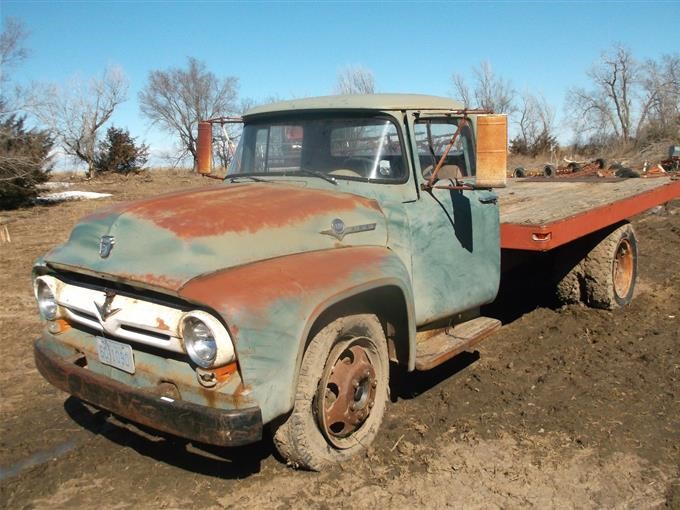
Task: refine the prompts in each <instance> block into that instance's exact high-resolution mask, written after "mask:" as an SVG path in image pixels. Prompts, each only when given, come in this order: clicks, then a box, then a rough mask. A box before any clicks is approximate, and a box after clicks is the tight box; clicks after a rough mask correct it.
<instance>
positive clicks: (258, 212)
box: [127, 183, 380, 239]
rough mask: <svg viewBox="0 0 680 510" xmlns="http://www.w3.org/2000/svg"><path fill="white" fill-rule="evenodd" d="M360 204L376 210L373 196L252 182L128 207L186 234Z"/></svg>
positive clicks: (240, 228)
mask: <svg viewBox="0 0 680 510" xmlns="http://www.w3.org/2000/svg"><path fill="white" fill-rule="evenodd" d="M361 207H364V208H369V209H374V210H376V211H380V207H379V206H378V204H377V202H376V201H375V200H371V199H368V198H364V197H360V196H357V195H352V194H348V193H337V192H329V191H322V190H310V189H304V188H296V187H292V186H283V185H272V184H260V183H255V184H247V185H241V186H228V187H226V186H225V187H224V188H221V189H215V188H208V189H207V190H201V191H192V192H185V193H182V194H173V195H166V196H164V197H157V198H153V199H150V200H146V201H142V202H138V203H137V204H133V205H132V206H130V207H129V208H128V209H127V210H128V212H130V213H131V214H134V215H135V216H138V217H140V218H143V219H146V220H150V221H152V222H153V223H155V224H156V225H158V226H159V227H162V228H164V229H166V230H169V231H171V232H173V233H174V234H175V235H177V236H178V237H180V238H185V239H186V238H193V237H207V236H215V235H220V234H224V233H227V232H234V233H241V232H257V231H259V230H262V229H264V228H276V227H282V226H284V225H287V224H291V223H294V222H299V221H304V220H306V219H307V218H310V217H313V216H318V215H321V214H324V213H331V212H342V211H351V210H355V209H358V208H361Z"/></svg>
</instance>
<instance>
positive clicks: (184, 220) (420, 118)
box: [33, 94, 507, 469]
mask: <svg viewBox="0 0 680 510" xmlns="http://www.w3.org/2000/svg"><path fill="white" fill-rule="evenodd" d="M489 118H490V119H491V120H492V121H494V122H496V121H497V120H498V119H499V118H500V119H501V121H502V122H501V124H499V125H500V128H499V130H498V131H499V132H501V136H500V137H498V136H497V137H496V138H495V139H493V138H492V137H489V136H481V135H480V133H481V132H482V131H483V129H482V128H481V127H480V126H481V125H482V124H484V125H488V124H489V123H488V122H487V121H488V120H489ZM243 121H244V126H243V133H242V136H241V139H240V143H239V146H238V149H237V151H236V154H235V156H234V158H233V161H232V163H231V165H230V167H229V169H228V172H227V175H226V177H225V179H224V182H223V183H222V184H221V185H220V186H218V187H210V188H206V189H198V190H188V191H186V192H181V193H174V194H171V195H165V196H160V197H153V198H149V199H146V200H141V201H138V202H133V203H129V204H120V205H116V206H114V207H112V208H110V209H107V210H104V211H99V212H97V213H95V214H94V215H91V216H89V217H87V218H84V219H82V220H81V221H80V222H79V223H78V224H77V225H76V226H75V228H74V230H73V232H72V233H71V236H70V238H69V240H68V241H67V242H66V243H64V244H63V245H61V246H58V247H56V248H55V249H53V250H52V251H50V252H49V253H47V254H46V255H45V256H44V257H43V258H41V259H40V260H38V261H37V262H36V264H35V266H34V270H33V274H34V287H35V294H36V298H37V300H38V305H39V308H40V313H41V316H42V317H43V319H44V320H45V330H44V332H43V334H42V336H41V338H40V339H38V340H37V341H36V343H35V358H36V365H37V366H38V368H39V370H40V372H41V373H42V375H43V376H44V377H45V378H46V379H47V380H49V381H50V382H51V383H53V384H54V385H56V386H57V387H60V388H62V389H64V390H65V391H67V392H69V393H71V394H73V395H75V396H77V397H79V398H81V399H83V400H85V401H87V402H90V403H92V404H94V405H96V406H99V407H102V408H104V409H107V410H109V411H111V412H113V413H115V414H118V415H120V416H123V417H125V418H128V419H130V420H133V421H136V422H138V423H142V424H145V425H148V426H151V427H154V428H156V429H158V430H160V431H164V432H167V433H171V434H176V435H179V436H182V437H185V438H188V439H191V440H195V441H200V442H205V443H212V444H218V445H223V446H230V445H239V444H245V443H249V442H254V441H257V440H259V439H260V438H261V435H262V433H263V427H264V426H265V425H269V426H270V427H269V428H270V429H271V430H272V431H273V434H274V443H275V445H276V447H277V448H278V450H279V451H280V453H281V454H282V455H283V456H284V457H285V458H286V459H287V460H288V461H289V462H290V463H291V464H293V465H295V466H299V467H304V468H310V469H322V468H323V467H324V466H325V465H328V464H330V463H335V462H340V461H342V460H344V459H346V458H349V457H351V456H352V455H355V454H357V453H358V452H360V451H362V450H364V449H365V448H366V447H367V446H368V445H369V444H370V443H371V441H372V440H373V439H374V438H375V437H376V435H377V434H378V431H379V426H380V422H381V421H382V417H383V413H384V409H385V405H386V401H387V397H388V385H389V364H390V363H398V364H401V365H404V366H405V367H406V368H407V370H416V369H418V370H426V369H429V368H432V367H433V366H436V365H438V364H440V363H442V362H443V361H445V360H447V359H450V358H451V357H452V356H454V355H455V354H457V353H459V352H461V351H462V350H464V349H465V348H467V347H469V346H471V345H473V344H474V343H475V342H477V341H479V340H480V339H481V338H483V337H485V336H486V335H488V334H489V333H491V332H492V331H494V330H495V329H497V328H498V327H499V326H500V322H498V321H497V320H494V319H489V318H485V317H481V316H480V313H479V308H480V306H481V305H483V304H485V303H489V302H491V301H493V299H494V298H495V296H496V293H497V291H498V287H499V280H500V250H501V248H500V246H501V242H500V220H499V208H498V200H497V198H498V197H497V195H496V193H495V192H494V191H493V186H495V185H497V184H496V183H495V182H494V179H495V178H496V177H495V176H498V175H502V176H503V179H504V175H505V161H504V156H505V151H506V143H507V138H506V136H507V134H506V126H505V119H504V118H503V117H499V116H487V115H485V114H482V113H479V112H470V111H467V110H465V109H464V108H463V105H462V104H460V103H457V102H455V101H452V100H450V99H446V98H438V97H432V96H419V95H396V94H381V95H369V96H331V97H324V98H310V99H303V100H292V101H286V102H281V103H275V104H272V105H265V106H259V107H256V108H253V109H252V110H250V111H249V112H247V113H246V115H245V116H244V118H243ZM484 132H487V131H484ZM494 140H495V141H494ZM489 155H491V159H492V160H493V159H494V158H496V159H497V161H496V162H495V163H494V164H489V157H488V156H489ZM499 155H500V156H499ZM498 158H500V159H499V160H498ZM494 172H495V173H494ZM499 179H500V177H499ZM501 185H502V183H501Z"/></svg>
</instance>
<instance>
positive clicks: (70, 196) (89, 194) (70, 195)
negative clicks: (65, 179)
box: [36, 191, 111, 203]
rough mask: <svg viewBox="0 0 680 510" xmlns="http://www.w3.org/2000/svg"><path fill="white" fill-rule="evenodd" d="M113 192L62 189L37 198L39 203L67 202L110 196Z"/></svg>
mask: <svg viewBox="0 0 680 510" xmlns="http://www.w3.org/2000/svg"><path fill="white" fill-rule="evenodd" d="M110 196H111V193H96V192H94V191H60V192H58V193H48V194H46V195H40V196H39V197H38V198H36V202H38V203H53V202H66V201H68V200H95V199H97V198H106V197H110Z"/></svg>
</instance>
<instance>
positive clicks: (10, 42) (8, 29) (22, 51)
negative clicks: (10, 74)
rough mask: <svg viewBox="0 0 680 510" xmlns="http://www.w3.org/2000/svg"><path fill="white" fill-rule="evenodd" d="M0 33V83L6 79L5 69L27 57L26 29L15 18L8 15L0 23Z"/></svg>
mask: <svg viewBox="0 0 680 510" xmlns="http://www.w3.org/2000/svg"><path fill="white" fill-rule="evenodd" d="M2 25H3V26H2V33H1V34H0V83H3V82H5V81H7V79H8V78H7V69H8V68H10V67H12V66H15V65H18V64H20V63H21V62H23V61H24V60H26V57H28V50H27V49H26V48H25V47H24V43H25V41H26V38H27V37H28V31H27V30H26V28H25V27H24V24H23V23H22V22H21V21H19V20H18V19H16V18H11V17H8V18H6V19H5V21H4V22H3V24H2Z"/></svg>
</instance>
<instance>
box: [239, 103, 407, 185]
mask: <svg viewBox="0 0 680 510" xmlns="http://www.w3.org/2000/svg"><path fill="white" fill-rule="evenodd" d="M405 168H406V166H405V164H404V156H403V150H402V143H401V139H400V137H399V131H398V129H397V126H396V124H395V123H394V122H392V121H391V120H389V119H385V118H378V117H348V118H337V117H328V116H326V117H304V118H300V117H295V118H289V119H279V118H277V119H276V120H275V121H260V122H253V123H249V124H246V126H245V127H244V128H243V135H242V137H241V143H240V144H239V147H238V149H237V151H236V154H235V155H234V159H233V160H232V163H231V164H230V165H229V172H228V174H227V175H228V176H229V177H237V176H239V175H270V176H273V175H294V174H304V175H313V174H314V173H317V174H319V173H320V174H321V175H322V176H323V177H325V178H338V179H360V180H376V181H386V182H401V181H404V180H406V176H407V174H406V170H405Z"/></svg>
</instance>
